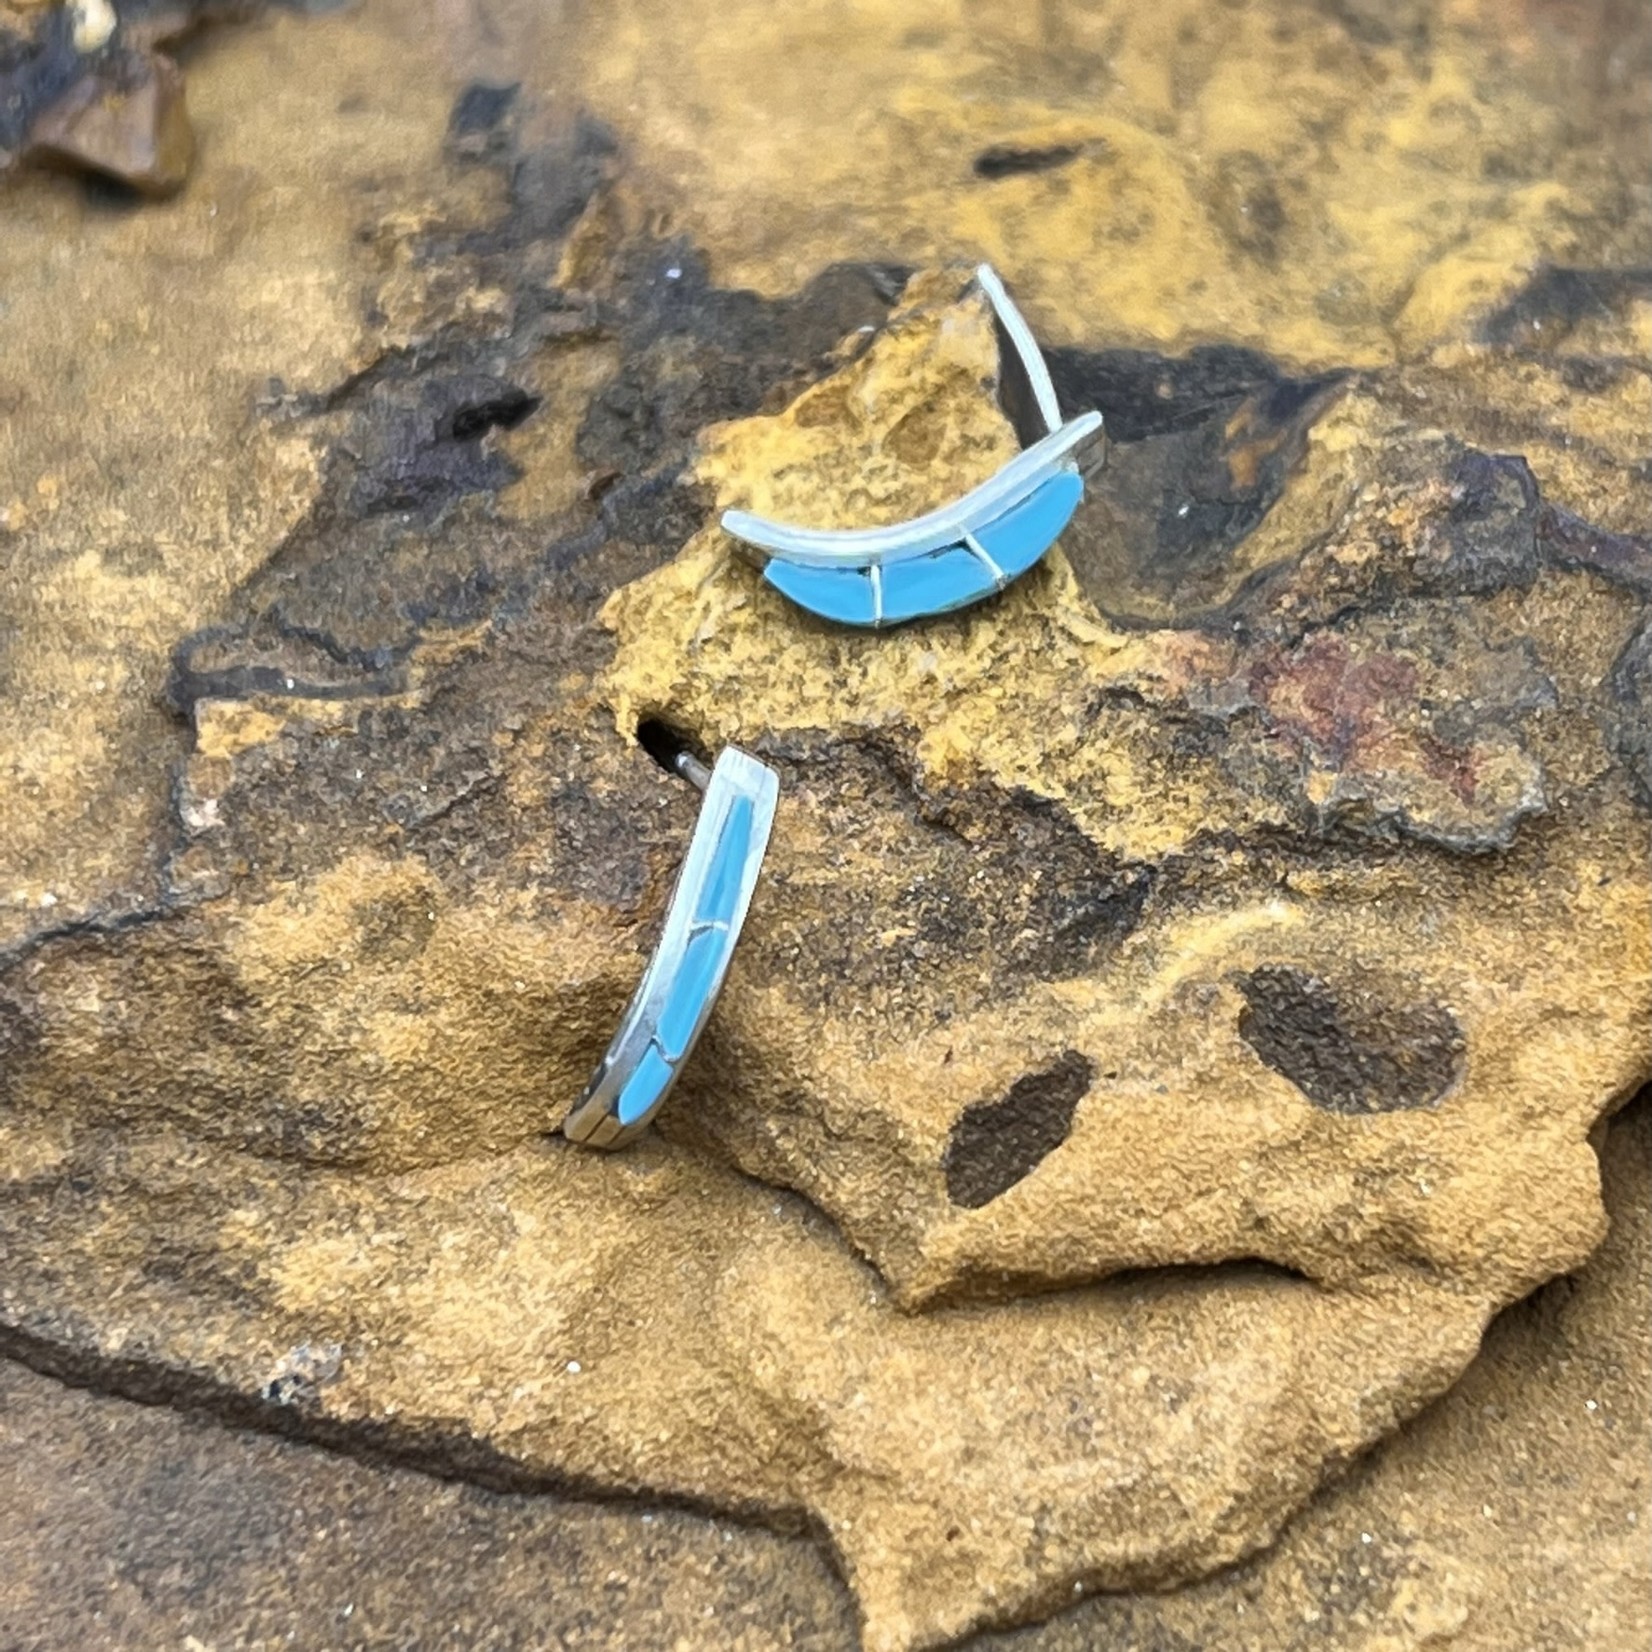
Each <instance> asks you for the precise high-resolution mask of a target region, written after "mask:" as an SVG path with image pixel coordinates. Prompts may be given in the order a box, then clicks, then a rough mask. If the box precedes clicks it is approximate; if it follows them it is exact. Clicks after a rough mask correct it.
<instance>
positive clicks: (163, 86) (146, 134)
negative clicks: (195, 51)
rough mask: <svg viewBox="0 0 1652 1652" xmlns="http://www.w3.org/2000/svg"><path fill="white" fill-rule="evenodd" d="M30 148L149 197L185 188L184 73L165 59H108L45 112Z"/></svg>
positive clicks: (191, 139) (188, 149) (188, 143)
mask: <svg viewBox="0 0 1652 1652" xmlns="http://www.w3.org/2000/svg"><path fill="white" fill-rule="evenodd" d="M29 152H30V153H31V154H35V155H40V156H45V157H49V158H51V159H54V160H61V161H68V162H70V163H71V164H73V165H76V166H83V167H87V168H89V169H90V170H91V171H93V172H101V173H104V174H106V175H107V176H109V177H111V178H114V179H116V180H118V181H119V182H120V183H123V184H130V185H131V186H132V187H133V188H134V189H139V190H142V191H143V192H144V193H145V194H147V195H170V194H172V193H173V192H174V191H175V190H179V189H181V188H183V184H184V180H185V179H186V178H187V177H188V176H189V163H190V160H191V159H192V158H193V156H194V154H195V134H194V132H193V130H192V129H191V127H190V124H189V113H188V111H187V110H186V109H185V108H184V77H183V76H182V74H180V73H179V71H178V66H177V65H176V64H175V63H173V62H172V61H171V60H170V59H169V58H165V57H161V56H159V55H157V54H155V53H141V54H140V53H127V54H123V55H118V56H116V57H114V58H112V59H111V60H110V61H109V62H107V63H105V64H103V65H102V66H100V68H99V69H98V70H97V71H96V72H95V73H92V74H89V75H86V76H85V77H83V78H82V79H81V80H78V81H77V82H76V83H75V84H74V85H73V86H71V87H70V88H69V90H68V91H67V92H65V93H64V94H63V96H62V97H61V98H60V99H58V101H57V102H56V103H54V104H52V105H51V107H50V108H48V109H46V110H44V111H43V112H42V113H41V115H40V116H39V118H38V119H37V120H36V121H35V123H34V127H33V129H32V130H31V132H30V134H29Z"/></svg>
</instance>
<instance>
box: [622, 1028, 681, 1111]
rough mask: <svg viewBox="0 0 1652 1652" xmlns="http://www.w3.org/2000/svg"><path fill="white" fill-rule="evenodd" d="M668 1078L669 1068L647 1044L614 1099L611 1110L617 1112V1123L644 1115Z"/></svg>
mask: <svg viewBox="0 0 1652 1652" xmlns="http://www.w3.org/2000/svg"><path fill="white" fill-rule="evenodd" d="M670 1082H671V1068H670V1067H669V1066H668V1065H667V1064H666V1062H665V1060H664V1058H663V1057H662V1056H661V1055H660V1052H659V1051H658V1050H656V1049H655V1048H654V1046H653V1045H652V1044H650V1045H649V1046H648V1048H647V1049H646V1050H644V1051H643V1056H642V1060H641V1061H639V1062H638V1063H637V1066H636V1071H635V1072H633V1073H632V1074H631V1076H630V1077H629V1078H628V1079H627V1080H626V1081H625V1088H624V1089H623V1090H621V1091H620V1093H619V1099H618V1100H617V1101H616V1102H615V1103H614V1112H615V1113H616V1114H617V1115H618V1116H619V1121H620V1123H621V1124H635V1123H636V1122H637V1120H638V1119H641V1118H646V1117H647V1116H648V1113H649V1111H650V1109H651V1108H653V1107H654V1106H655V1105H656V1103H658V1101H659V1099H660V1097H661V1096H662V1095H664V1094H665V1087H666V1085H668V1084H669V1083H670Z"/></svg>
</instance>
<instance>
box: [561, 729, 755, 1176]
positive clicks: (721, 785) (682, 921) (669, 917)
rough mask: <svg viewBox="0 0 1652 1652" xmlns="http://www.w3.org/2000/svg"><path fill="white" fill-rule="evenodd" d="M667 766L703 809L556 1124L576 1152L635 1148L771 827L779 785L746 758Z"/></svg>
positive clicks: (736, 931) (716, 986)
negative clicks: (636, 973)
mask: <svg viewBox="0 0 1652 1652" xmlns="http://www.w3.org/2000/svg"><path fill="white" fill-rule="evenodd" d="M675 767H676V769H677V772H678V773H679V774H681V775H682V776H683V777H684V778H685V779H686V780H689V781H691V782H692V783H693V784H694V785H695V786H697V787H698V788H699V789H700V790H701V791H702V792H704V793H705V802H704V803H703V804H702V805H701V808H700V818H699V820H698V821H697V822H696V824H695V827H694V836H693V837H692V838H691V839H690V840H689V845H688V854H687V855H686V856H685V857H684V859H683V864H682V868H681V870H680V871H679V872H678V874H677V883H676V887H675V888H674V889H673V890H672V892H671V903H670V905H669V907H668V908H667V909H666V915H665V927H664V928H663V929H662V930H661V932H660V940H659V944H658V946H656V947H655V948H654V956H653V957H652V958H650V959H649V961H648V968H647V969H646V970H645V971H644V972H643V978H642V981H641V983H640V984H639V985H638V987H637V990H636V992H635V994H634V995H633V996H632V999H631V1003H630V1006H629V1007H628V1008H627V1010H626V1012H625V1018H624V1019H623V1020H622V1021H621V1022H620V1026H619V1031H618V1032H616V1033H615V1034H614V1037H613V1041H612V1042H611V1043H610V1044H609V1046H608V1050H607V1053H606V1054H605V1055H604V1056H603V1058H602V1060H601V1062H599V1063H598V1065H597V1070H596V1072H595V1073H593V1074H592V1076H591V1081H590V1083H589V1084H587V1085H586V1087H585V1093H584V1094H583V1095H582V1096H581V1097H580V1098H579V1100H578V1101H577V1102H576V1103H575V1104H574V1107H573V1110H572V1111H571V1112H570V1113H569V1114H568V1116H567V1118H566V1119H565V1120H564V1121H563V1125H562V1130H563V1134H564V1135H566V1136H568V1137H569V1138H570V1139H571V1140H573V1141H577V1142H581V1143H583V1144H584V1145H585V1146H586V1147H623V1146H625V1145H626V1143H627V1142H630V1141H633V1140H635V1139H636V1137H637V1136H639V1135H641V1133H642V1132H643V1131H644V1130H645V1129H646V1128H647V1126H648V1121H649V1120H650V1119H651V1118H653V1116H654V1114H655V1113H657V1112H658V1111H659V1109H660V1106H661V1104H662V1103H663V1102H664V1101H665V1098H666V1097H667V1096H668V1095H669V1094H670V1093H671V1086H672V1085H673V1084H675V1083H676V1082H677V1075H678V1073H679V1071H680V1070H681V1068H682V1064H683V1062H684V1061H686V1060H687V1059H688V1054H689V1052H690V1051H691V1050H692V1049H693V1048H694V1044H695V1041H696V1040H697V1039H698V1038H699V1036H700V1032H701V1029H702V1028H704V1026H705V1024H706V1021H707V1019H708V1018H709V1017H710V1015H711V1009H712V1005H714V1004H715V1003H716V1002H717V994H718V992H719V991H720V990H721V988H722V985H723V977H724V976H725V975H726V974H727V973H728V966H729V961H730V959H731V958H732V957H733V955H734V943H735V942H736V940H738V939H739V935H740V926H741V925H742V924H743V923H744V922H745V920H746V909H747V908H748V907H749V906H750V905H751V898H752V893H753V891H754V890H755V889H756V887H757V875H758V872H759V871H760V870H761V868H762V865H763V854H764V851H765V850H766V849H767V848H768V842H769V829H770V827H771V826H772V825H773V824H774V808H775V803H776V800H777V799H778V798H779V795H780V780H779V777H778V776H777V775H776V774H775V772H774V770H773V769H771V768H769V767H768V765H767V764H765V763H760V762H758V760H757V759H756V758H755V757H751V756H749V755H748V754H747V753H745V752H743V751H739V750H737V749H736V748H735V747H733V746H730V747H728V748H727V749H725V750H724V752H723V753H722V755H721V756H720V757H719V758H718V759H717V762H716V764H715V766H714V767H713V768H711V769H710V770H709V771H708V770H707V769H706V767H705V765H704V764H703V763H700V762H697V761H696V760H695V759H694V758H693V757H691V756H689V755H688V753H686V752H682V753H679V754H678V756H677V757H676V759H675Z"/></svg>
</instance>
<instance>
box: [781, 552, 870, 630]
mask: <svg viewBox="0 0 1652 1652" xmlns="http://www.w3.org/2000/svg"><path fill="white" fill-rule="evenodd" d="M763 577H764V579H766V580H767V581H768V582H769V584H771V585H772V586H773V587H774V588H775V590H777V591H784V592H785V594H786V595H787V596H789V597H790V598H791V599H792V601H793V602H795V603H796V604H797V605H798V607H800V608H807V609H808V610H809V612H810V613H811V614H820V615H822V616H823V617H824V618H826V619H832V620H836V621H837V622H838V623H839V624H840V625H875V624H876V623H877V613H876V609H875V605H874V600H873V596H872V581H871V578H870V577H869V576H868V575H867V573H866V570H865V569H864V568H799V567H797V566H796V565H795V564H793V563H790V562H781V561H779V560H778V559H777V558H771V559H770V561H769V563H768V565H767V566H766V567H765V568H764V569H763Z"/></svg>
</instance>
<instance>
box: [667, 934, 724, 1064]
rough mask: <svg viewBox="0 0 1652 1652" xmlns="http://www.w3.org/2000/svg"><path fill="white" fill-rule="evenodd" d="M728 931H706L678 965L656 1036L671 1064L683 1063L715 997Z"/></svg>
mask: <svg viewBox="0 0 1652 1652" xmlns="http://www.w3.org/2000/svg"><path fill="white" fill-rule="evenodd" d="M728 945H729V939H728V932H727V931H726V930H722V929H704V930H701V932H700V933H699V934H698V935H696V936H695V937H694V939H693V940H692V941H690V942H689V943H688V950H687V951H686V952H685V953H684V954H683V961H682V963H681V964H679V965H678V966H677V976H676V979H675V980H674V981H672V983H671V994H670V996H669V997H668V998H667V999H666V1001H665V1008H664V1009H663V1010H661V1011H660V1019H659V1024H658V1025H657V1026H656V1027H655V1028H654V1037H655V1039H656V1040H657V1041H658V1043H659V1046H660V1048H661V1049H662V1050H664V1051H665V1053H666V1057H667V1059H668V1060H671V1061H680V1060H682V1057H683V1052H684V1051H685V1050H686V1049H687V1048H688V1043H689V1040H690V1039H691V1038H692V1037H693V1036H694V1023H695V1022H696V1021H698V1020H699V1019H700V1011H701V1010H702V1009H703V1008H704V1007H705V1002H706V1000H707V999H708V998H709V997H710V996H711V986H712V982H713V981H714V980H715V979H716V976H717V968H718V965H719V964H721V963H722V961H723V956H724V954H725V953H726V952H727V951H728Z"/></svg>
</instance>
